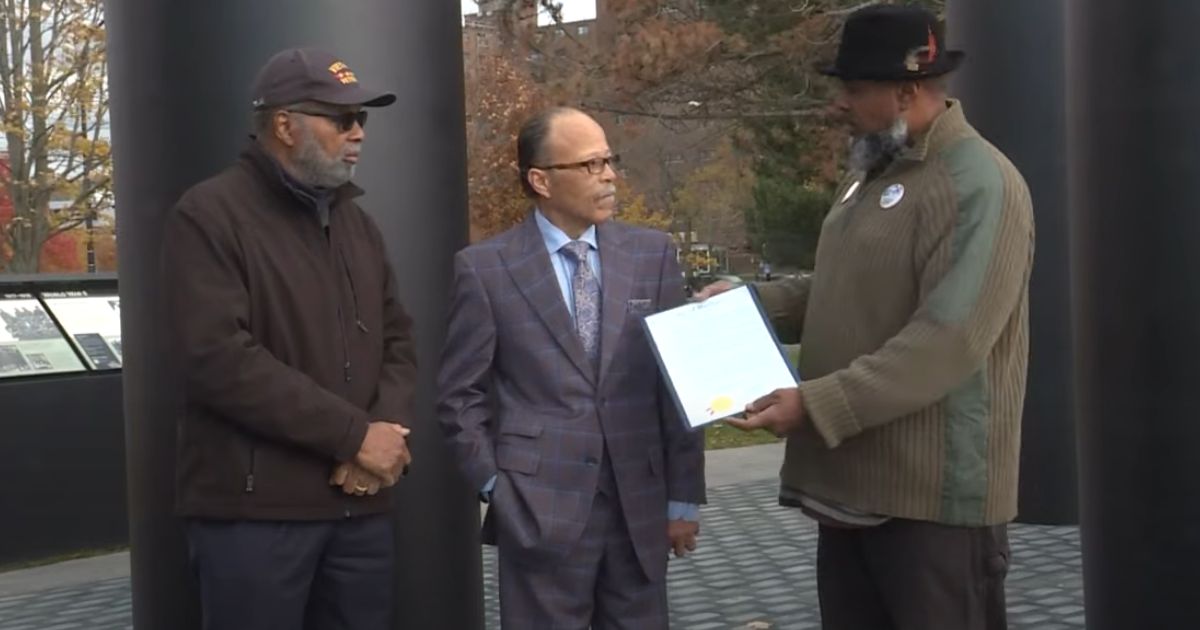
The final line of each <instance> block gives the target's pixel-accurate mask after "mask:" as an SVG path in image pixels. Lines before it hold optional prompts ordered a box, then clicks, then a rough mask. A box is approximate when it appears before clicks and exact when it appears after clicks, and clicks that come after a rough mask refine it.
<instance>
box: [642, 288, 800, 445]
mask: <svg viewBox="0 0 1200 630" xmlns="http://www.w3.org/2000/svg"><path fill="white" fill-rule="evenodd" d="M645 326H646V330H647V332H648V334H649V335H650V339H651V343H652V344H653V345H654V349H655V353H656V354H657V356H658V362H659V367H660V368H661V369H662V371H663V373H664V375H665V376H666V378H667V380H668V381H669V382H670V385H671V389H672V390H673V392H674V394H675V398H676V404H677V405H678V406H679V410H680V412H681V413H682V414H683V416H684V420H685V421H686V422H687V423H688V425H690V426H692V427H699V426H702V425H705V424H708V423H710V422H715V421H717V420H720V419H721V418H726V417H729V416H732V415H735V414H739V413H741V412H743V411H744V410H745V408H746V405H747V404H749V403H751V402H754V401H755V400H756V399H758V398H760V397H762V396H765V395H767V394H769V393H771V392H773V391H775V390H776V389H779V388H782V387H795V386H796V377H795V376H794V375H793V373H792V370H791V367H790V366H789V365H788V363H787V359H786V358H785V357H784V354H783V352H782V350H781V349H780V347H779V344H778V343H777V342H776V341H775V336H774V335H773V334H772V332H771V329H770V327H769V326H768V324H767V322H766V320H765V319H764V318H763V314H762V311H761V309H760V308H759V306H758V302H757V301H756V300H755V298H754V295H753V293H751V292H750V288H749V287H745V286H742V287H738V288H736V289H732V290H730V291H727V292H725V293H722V294H721V295H718V296H716V297H713V298H709V299H708V300H706V301H704V302H694V303H690V304H685V305H683V306H680V307H678V308H674V309H671V310H669V311H663V312H661V313H657V314H654V315H650V316H648V317H646V319H645Z"/></svg>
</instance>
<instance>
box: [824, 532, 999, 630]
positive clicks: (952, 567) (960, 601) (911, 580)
mask: <svg viewBox="0 0 1200 630" xmlns="http://www.w3.org/2000/svg"><path fill="white" fill-rule="evenodd" d="M1008 560H1009V547H1008V529H1007V526H1004V525H999V526H996V527H951V526H947V525H938V524H936V523H924V522H918V521H906V520H901V519H893V520H891V521H888V522H887V523H884V524H883V525H880V526H878V527H868V528H864V529H839V528H834V527H826V526H822V527H821V532H820V542H819V544H818V548H817V585H818V592H819V594H820V600H821V627H822V628H823V629H824V630H877V629H878V630H1005V629H1006V628H1007V627H1008V625H1007V621H1006V613H1005V610H1004V578H1005V576H1006V575H1007V573H1008Z"/></svg>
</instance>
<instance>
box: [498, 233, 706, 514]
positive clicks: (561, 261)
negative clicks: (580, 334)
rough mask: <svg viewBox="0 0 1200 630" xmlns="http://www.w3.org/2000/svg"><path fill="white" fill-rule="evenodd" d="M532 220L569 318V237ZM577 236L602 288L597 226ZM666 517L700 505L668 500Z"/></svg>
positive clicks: (696, 509)
mask: <svg viewBox="0 0 1200 630" xmlns="http://www.w3.org/2000/svg"><path fill="white" fill-rule="evenodd" d="M533 216H534V221H536V222H537V226H538V230H539V231H541V233H542V242H544V243H545V244H546V252H547V253H549V254H550V264H551V265H552V266H553V267H554V275H555V276H556V277H557V278H558V288H559V289H561V290H562V295H563V302H564V303H566V305H567V312H569V313H570V314H571V319H574V318H575V291H574V289H573V288H572V286H571V280H572V278H573V277H574V275H575V261H574V260H573V259H572V258H571V257H570V256H567V255H564V254H563V253H562V251H561V250H562V248H563V246H564V245H566V244H567V243H570V242H571V237H570V236H567V233H566V232H563V231H562V230H561V229H559V227H558V226H556V225H554V224H553V223H551V222H550V221H549V219H547V218H546V217H545V215H543V214H542V211H541V210H534V213H533ZM579 240H581V241H583V242H585V243H587V244H588V245H591V246H592V247H591V250H590V251H589V252H588V264H589V265H591V267H592V274H593V275H595V276H596V282H598V283H600V286H601V288H603V287H604V283H603V281H602V274H601V270H600V246H599V245H598V244H597V243H596V226H594V225H593V226H591V227H589V228H588V229H587V231H585V232H584V233H583V234H581V235H580V236H579ZM495 486H496V478H495V477H492V478H491V479H489V480H488V482H487V484H486V485H484V487H483V495H484V498H485V499H491V495H492V488H494V487H495ZM667 518H668V519H670V520H684V521H699V520H700V506H699V505H696V504H695V503H682V502H679V501H668V502H667Z"/></svg>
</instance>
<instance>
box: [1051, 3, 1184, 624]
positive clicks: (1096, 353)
mask: <svg viewBox="0 0 1200 630" xmlns="http://www.w3.org/2000/svg"><path fill="white" fill-rule="evenodd" d="M1197 24H1200V3H1197V2H1175V1H1172V0H1140V1H1139V2H1125V1H1123V0H1071V1H1070V2H1069V3H1068V9H1067V42H1068V44H1069V48H1068V54H1067V58H1068V73H1067V76H1068V77H1069V79H1068V83H1067V86H1068V105H1069V107H1068V111H1069V112H1070V114H1069V121H1070V125H1069V135H1068V138H1069V143H1068V146H1069V151H1070V152H1069V155H1070V159H1071V174H1070V195H1071V211H1070V231H1071V245H1072V280H1073V286H1072V299H1073V305H1074V315H1075V327H1076V331H1077V334H1076V346H1075V347H1076V357H1077V361H1076V366H1077V367H1076V373H1077V384H1078V410H1079V415H1078V418H1079V429H1080V443H1079V444H1080V461H1081V471H1082V481H1083V483H1082V486H1081V490H1082V492H1081V499H1082V501H1081V514H1082V517H1083V553H1084V556H1083V558H1084V564H1083V569H1084V585H1085V588H1084V591H1085V593H1086V598H1087V626H1088V628H1090V629H1091V630H1109V629H1113V630H1117V629H1122V630H1124V629H1126V628H1191V627H1195V626H1196V623H1197V622H1196V620H1197V619H1198V618H1200V597H1197V595H1196V592H1195V591H1196V589H1195V585H1196V584H1197V583H1200V525H1198V524H1200V468H1198V467H1197V464H1198V462H1200V363H1198V362H1197V357H1200V279H1198V278H1197V271H1198V270H1200V207H1198V206H1200V204H1198V203H1197V192H1196V191H1197V184H1198V182H1200V178H1198V176H1200V125H1198V124H1197V113H1198V112H1200V36H1197V33H1196V25H1197Z"/></svg>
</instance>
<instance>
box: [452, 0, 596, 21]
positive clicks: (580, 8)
mask: <svg viewBox="0 0 1200 630" xmlns="http://www.w3.org/2000/svg"><path fill="white" fill-rule="evenodd" d="M461 1H462V12H463V14H464V15H466V14H468V13H476V12H477V11H478V10H479V5H477V4H475V0H461ZM556 1H557V2H560V3H562V7H563V21H565V22H578V21H580V20H592V19H595V18H596V0H556ZM549 22H550V17H549V16H547V15H543V14H539V15H538V25H539V26H545V25H546V24H548V23H549Z"/></svg>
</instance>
